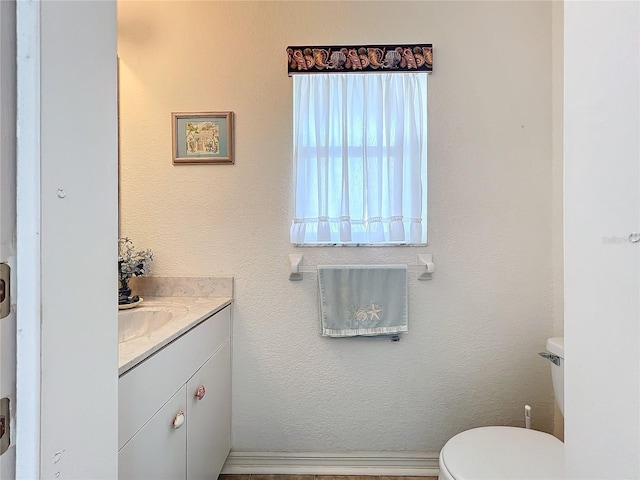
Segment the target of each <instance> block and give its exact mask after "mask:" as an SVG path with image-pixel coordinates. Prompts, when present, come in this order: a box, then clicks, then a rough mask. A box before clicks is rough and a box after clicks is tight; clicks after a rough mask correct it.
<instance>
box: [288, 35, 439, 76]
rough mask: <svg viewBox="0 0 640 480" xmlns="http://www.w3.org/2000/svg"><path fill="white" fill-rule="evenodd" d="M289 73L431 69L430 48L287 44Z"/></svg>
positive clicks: (417, 46)
mask: <svg viewBox="0 0 640 480" xmlns="http://www.w3.org/2000/svg"><path fill="white" fill-rule="evenodd" d="M287 53H288V71H289V75H295V74H297V73H349V72H352V73H364V72H426V73H431V72H432V71H433V47H432V45H431V44H430V43H428V44H425V45H346V46H339V45H333V46H327V47H318V46H309V47H287Z"/></svg>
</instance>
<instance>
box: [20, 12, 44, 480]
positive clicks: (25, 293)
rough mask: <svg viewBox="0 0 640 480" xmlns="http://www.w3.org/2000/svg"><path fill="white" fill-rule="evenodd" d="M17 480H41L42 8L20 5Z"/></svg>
mask: <svg viewBox="0 0 640 480" xmlns="http://www.w3.org/2000/svg"><path fill="white" fill-rule="evenodd" d="M16 8H17V12H16V22H17V25H16V28H17V37H18V38H17V68H18V92H17V97H18V102H17V103H18V115H17V116H18V119H17V132H18V153H17V159H18V161H17V206H18V208H17V238H18V245H19V246H20V248H19V249H18V251H17V265H18V275H17V277H18V278H17V285H16V287H17V288H16V289H15V290H16V294H17V310H18V312H19V315H18V318H17V326H18V328H17V330H18V335H17V382H16V386H17V398H16V403H17V411H18V412H19V417H18V420H17V421H16V478H17V479H37V478H40V396H41V395H40V305H41V298H40V297H41V290H40V278H41V265H40V251H41V250H40V2H38V1H35V0H26V1H20V2H17V7H16Z"/></svg>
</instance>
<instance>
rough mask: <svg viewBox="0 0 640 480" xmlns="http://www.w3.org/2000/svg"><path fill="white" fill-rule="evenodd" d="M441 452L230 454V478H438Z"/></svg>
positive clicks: (227, 470)
mask: <svg viewBox="0 0 640 480" xmlns="http://www.w3.org/2000/svg"><path fill="white" fill-rule="evenodd" d="M438 472H439V469H438V453H423V452H350V453H287V452H236V451H233V450H232V451H231V453H230V454H229V457H228V458H227V461H226V463H225V464H224V467H223V468H222V473H223V474H227V475H241V474H244V475H248V474H253V475H384V476H408V477H428V476H434V477H437V476H438Z"/></svg>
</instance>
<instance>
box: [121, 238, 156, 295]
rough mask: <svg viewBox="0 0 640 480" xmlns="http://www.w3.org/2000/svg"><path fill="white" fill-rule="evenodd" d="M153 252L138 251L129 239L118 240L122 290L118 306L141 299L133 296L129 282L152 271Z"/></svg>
mask: <svg viewBox="0 0 640 480" xmlns="http://www.w3.org/2000/svg"><path fill="white" fill-rule="evenodd" d="M152 261H153V252H152V251H151V250H136V249H135V247H134V246H133V241H131V239H130V238H129V237H123V238H119V239H118V280H119V281H120V290H119V295H118V304H120V305H125V304H129V303H134V302H137V301H138V300H139V299H140V298H139V297H138V296H137V295H136V296H134V297H132V296H131V289H130V288H129V280H131V277H139V276H141V275H146V274H147V273H149V272H150V271H151V262H152Z"/></svg>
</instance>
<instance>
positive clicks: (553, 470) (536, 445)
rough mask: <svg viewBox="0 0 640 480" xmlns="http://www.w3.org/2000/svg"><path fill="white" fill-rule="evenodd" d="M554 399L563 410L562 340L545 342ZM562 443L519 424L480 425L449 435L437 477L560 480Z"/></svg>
mask: <svg viewBox="0 0 640 480" xmlns="http://www.w3.org/2000/svg"><path fill="white" fill-rule="evenodd" d="M547 350H548V351H549V353H545V354H544V356H545V358H548V359H549V360H550V361H551V362H552V363H551V376H552V378H553V388H554V393H555V398H556V402H557V404H558V407H559V408H560V411H561V412H562V413H564V339H563V338H561V337H554V338H550V339H549V340H548V341H547ZM563 447H564V444H563V443H562V442H561V441H560V440H558V439H557V438H556V437H554V436H553V435H549V434H547V433H543V432H539V431H537V430H531V429H527V428H518V427H480V428H474V429H471V430H467V431H464V432H462V433H459V434H458V435H456V436H454V437H453V438H451V439H450V440H449V441H448V442H447V443H446V444H445V446H444V447H443V448H442V450H441V451H440V462H439V463H440V474H439V475H438V479H439V480H559V479H562V478H564V448H563Z"/></svg>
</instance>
